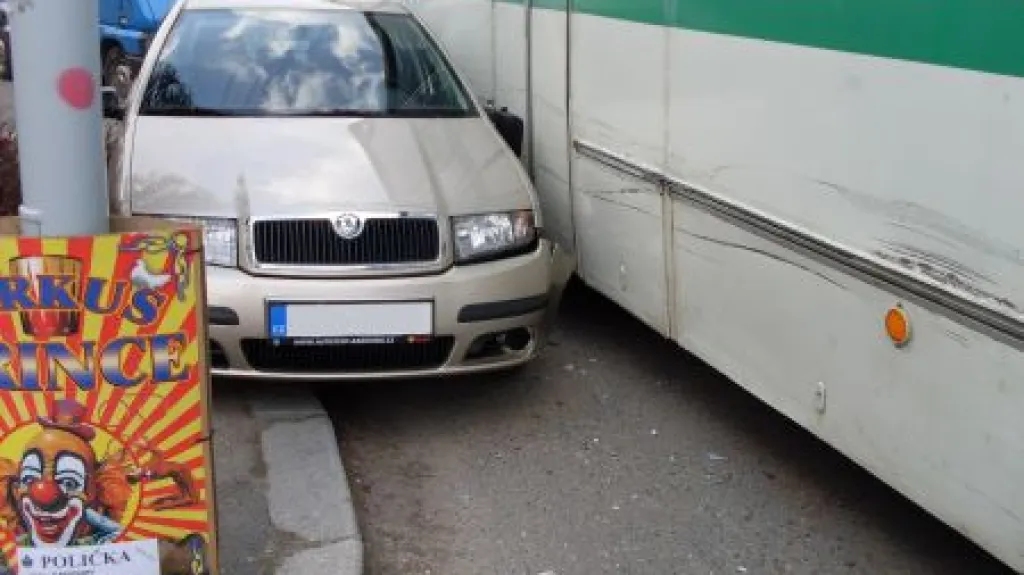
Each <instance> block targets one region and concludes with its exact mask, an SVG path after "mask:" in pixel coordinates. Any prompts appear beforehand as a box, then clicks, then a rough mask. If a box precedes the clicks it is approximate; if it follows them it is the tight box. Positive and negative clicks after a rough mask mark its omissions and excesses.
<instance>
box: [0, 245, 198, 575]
mask: <svg viewBox="0 0 1024 575" xmlns="http://www.w3.org/2000/svg"><path fill="white" fill-rule="evenodd" d="M201 248H202V246H201V233H199V232H197V231H196V230H195V229H194V228H183V229H182V228H173V227H167V226H166V225H165V226H164V228H163V229H158V231H124V232H121V233H111V234H107V235H100V236H89V237H80V238H78V237H75V238H29V237H18V236H16V235H7V236H4V235H0V490H2V493H0V551H2V553H0V575H5V574H15V573H17V574H20V575H36V574H39V575H44V574H45V575H51V574H54V575H55V574H58V573H61V574H70V573H74V574H76V575H78V574H80V575H104V574H108V573H109V574H111V575H116V574H121V573H123V574H130V575H179V574H180V575H186V574H187V575H204V574H213V573H216V568H215V565H214V562H215V550H216V542H215V539H214V537H215V528H214V523H215V521H214V517H215V514H214V505H213V481H212V466H211V451H210V444H209V421H208V405H209V398H208V390H209V386H208V377H209V376H208V369H207V365H206V348H205V341H206V336H205V325H206V324H205V318H204V316H203V311H204V309H205V292H204V288H203V282H204V277H203V270H202V253H201Z"/></svg>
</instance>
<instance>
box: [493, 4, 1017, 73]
mask: <svg viewBox="0 0 1024 575" xmlns="http://www.w3.org/2000/svg"><path fill="white" fill-rule="evenodd" d="M499 1H504V2H513V3H517V4H523V3H524V0H499ZM571 1H572V5H573V10H574V11H576V12H580V13H584V14H591V15H594V16H604V17H607V18H616V19H620V20H628V21H631V22H639V23H644V24H655V25H660V26H673V27H677V28H683V29H688V30H697V31H702V32H712V33H716V34H725V35H729V36H740V37H744V38H754V39H761V40H770V41H774V42H782V43H786V44H796V45H801V46H809V47H815V48H825V49H829V50H839V51H843V52H853V53H857V54H865V55H871V56H881V57H886V58H895V59H899V60H910V61H915V62H923V63H928V64H937V65H940V66H950V67H954V68H963V69H968V70H977V71H981V72H990V73H994V74H1003V75H1010V76H1020V77H1024V0H571ZM533 5H534V6H536V7H539V8H549V9H562V10H564V9H565V8H566V5H567V0H533Z"/></svg>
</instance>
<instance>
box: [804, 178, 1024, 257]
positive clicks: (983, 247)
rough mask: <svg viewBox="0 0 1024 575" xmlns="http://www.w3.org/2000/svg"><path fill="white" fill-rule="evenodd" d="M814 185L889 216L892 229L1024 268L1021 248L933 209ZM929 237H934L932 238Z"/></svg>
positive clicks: (824, 183)
mask: <svg viewBox="0 0 1024 575" xmlns="http://www.w3.org/2000/svg"><path fill="white" fill-rule="evenodd" d="M811 181H812V182H814V183H816V184H818V185H819V186H821V187H822V188H824V189H827V190H830V191H832V192H834V193H836V194H838V195H839V196H841V197H843V198H845V199H846V200H847V201H849V202H850V203H851V204H853V205H855V206H859V207H862V208H864V209H867V210H870V211H872V212H875V213H879V214H883V215H885V216H886V217H887V219H888V220H889V221H890V222H891V225H893V226H895V227H900V228H903V229H906V230H908V231H915V232H918V233H923V232H921V231H920V230H919V229H915V228H926V229H930V230H932V231H934V232H936V234H937V235H938V236H940V237H941V238H943V241H944V243H946V244H947V245H948V244H949V242H950V241H952V242H955V243H958V244H960V245H962V246H966V247H969V248H972V249H974V250H977V251H978V252H981V253H985V254H989V255H993V256H997V257H999V258H1002V259H1004V260H1008V261H1010V262H1012V263H1014V264H1017V265H1021V264H1024V253H1022V252H1021V250H1020V248H1019V247H1015V246H1012V245H1008V244H1005V243H1000V242H998V241H997V240H995V239H994V238H990V237H986V236H985V235H984V234H982V233H981V232H980V231H978V230H974V229H972V228H970V227H968V226H965V225H964V224H962V223H961V222H959V221H958V220H957V219H956V218H953V217H950V216H947V215H946V214H943V213H942V212H939V211H937V210H934V209H932V208H928V207H926V206H922V205H920V204H917V203H915V202H908V201H904V200H886V199H882V198H877V197H874V196H871V195H868V194H865V193H863V192H858V191H856V190H852V189H850V188H847V187H845V186H841V185H839V184H835V183H832V182H828V181H824V180H817V179H812V180H811ZM929 237H931V236H930V235H929Z"/></svg>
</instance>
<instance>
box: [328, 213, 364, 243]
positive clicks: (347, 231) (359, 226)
mask: <svg viewBox="0 0 1024 575" xmlns="http://www.w3.org/2000/svg"><path fill="white" fill-rule="evenodd" d="M334 231H335V232H336V233H337V234H338V235H339V236H341V237H343V238H345V239H346V240H351V239H355V238H357V237H359V234H361V233H363V220H361V219H359V216H357V215H355V214H341V215H340V216H338V217H337V218H336V219H335V220H334Z"/></svg>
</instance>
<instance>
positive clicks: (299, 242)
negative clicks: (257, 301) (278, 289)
mask: <svg viewBox="0 0 1024 575" xmlns="http://www.w3.org/2000/svg"><path fill="white" fill-rule="evenodd" d="M252 234H253V238H252V239H253V247H254V250H255V256H256V262H257V263H260V264H277V265H294V266H303V265H307V266H345V265H365V264H412V263H427V262H432V261H435V260H436V259H437V257H438V254H439V253H440V251H441V242H440V235H439V231H438V226H437V220H436V219H433V218H380V219H368V220H367V221H366V223H365V226H364V228H363V233H362V234H360V235H359V237H357V238H355V239H352V240H346V239H344V238H342V237H341V236H339V235H338V234H337V233H335V231H334V226H333V225H332V223H331V221H330V220H328V219H303V220H262V221H257V222H255V223H254V224H253V229H252Z"/></svg>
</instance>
